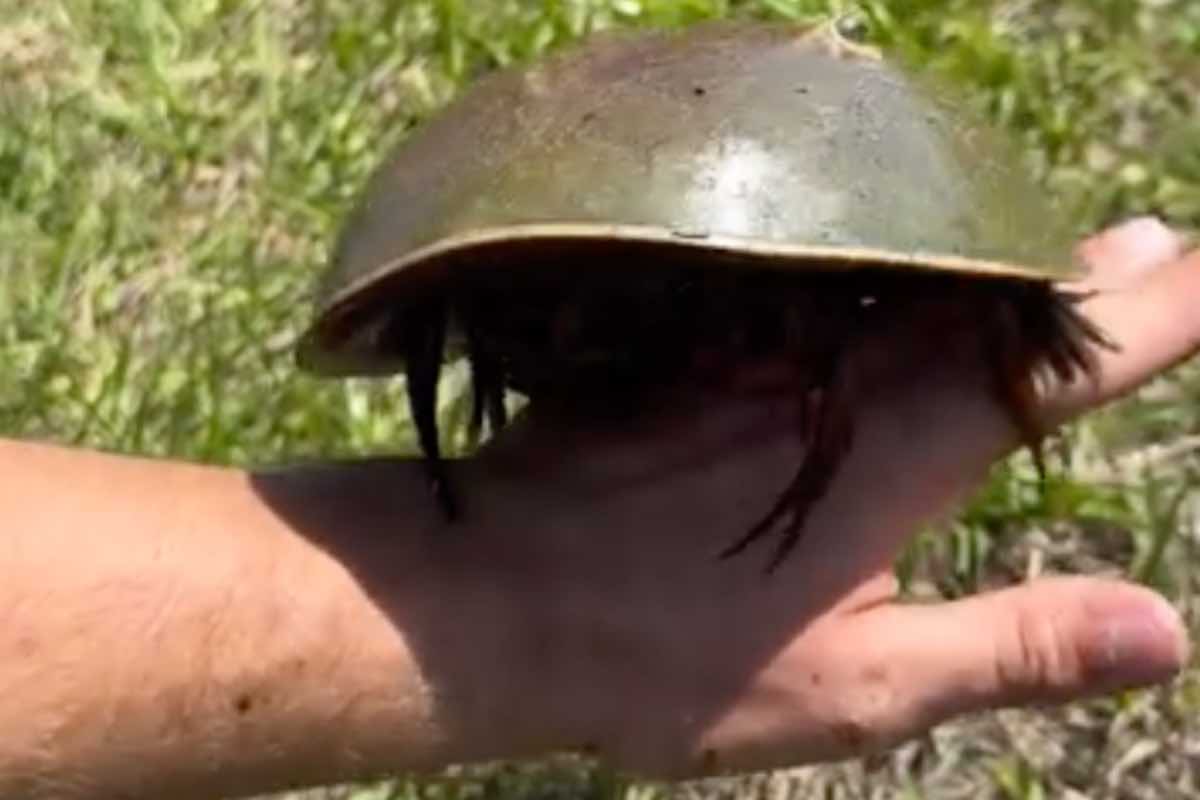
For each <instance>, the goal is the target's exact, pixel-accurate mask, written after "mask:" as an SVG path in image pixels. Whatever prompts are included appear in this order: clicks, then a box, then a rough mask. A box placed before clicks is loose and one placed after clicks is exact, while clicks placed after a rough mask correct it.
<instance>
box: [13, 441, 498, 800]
mask: <svg viewBox="0 0 1200 800" xmlns="http://www.w3.org/2000/svg"><path fill="white" fill-rule="evenodd" d="M402 473H404V470H403V468H397V471H396V472H395V473H394V474H393V477H394V478H395V481H394V485H393V486H392V487H391V489H390V491H388V487H381V486H380V484H379V482H378V481H374V482H372V481H368V482H366V483H365V484H364V483H363V482H362V481H356V482H352V481H351V480H350V479H348V478H345V477H342V476H341V473H339V471H338V470H336V469H330V470H326V471H323V472H320V473H307V474H301V473H296V475H295V476H294V477H293V476H291V475H281V476H275V477H271V478H262V479H257V480H256V479H252V478H251V477H250V476H248V475H246V474H245V473H241V472H238V471H234V470H222V469H210V468H201V467H194V466H187V465H181V464H174V463H163V462H146V461H139V460H132V459H124V458H117V457H112V456H105V455H100V454H92V453H84V452H77V451H68V450H62V449H57V448H49V447H42V446H34V445H26V444H17V443H6V442H5V443H0V519H2V520H3V521H4V522H3V529H2V530H0V796H4V797H16V796H20V797H55V798H71V797H117V796H147V797H149V796H160V797H166V796H170V797H190V796H196V797H204V798H207V799H208V800H211V798H214V797H218V796H222V795H223V794H226V795H236V794H239V793H243V792H263V791H266V790H268V789H270V788H274V787H276V786H280V787H281V786H285V785H287V784H289V783H300V784H309V783H323V782H334V781H339V780H344V779H349V778H354V777H360V776H365V775H369V774H371V773H373V772H377V771H382V770H387V769H390V768H394V769H397V770H402V769H407V768H424V767H434V766H438V765H441V764H445V763H448V762H452V761H454V760H457V759H464V758H471V757H475V756H478V755H481V754H482V755H490V754H491V753H488V752H487V751H488V749H489V746H493V747H494V746H495V745H496V744H497V742H499V741H501V740H503V739H504V737H505V736H508V737H512V738H511V740H510V744H511V745H512V746H513V747H514V748H517V749H519V748H521V747H522V741H521V734H520V730H521V728H520V726H519V725H518V724H516V721H515V720H513V719H511V718H504V716H505V715H504V714H502V713H499V712H498V711H497V710H496V709H491V708H488V707H487V701H486V700H485V699H483V698H487V697H500V698H501V699H502V698H503V696H504V694H505V692H504V688H503V686H502V685H498V686H491V687H489V686H488V685H487V682H488V681H497V682H503V681H506V680H507V678H506V674H505V671H504V667H505V665H504V664H496V663H494V662H493V663H480V659H477V658H473V656H472V653H470V652H469V648H470V647H471V644H472V642H471V641H470V640H471V639H472V637H473V631H476V630H478V629H477V627H476V626H478V625H480V624H481V623H482V624H488V623H489V620H488V619H487V618H486V615H484V617H483V619H480V615H479V614H478V613H477V612H478V609H471V610H469V611H468V610H467V609H466V608H465V607H464V605H463V603H470V602H477V603H478V604H479V605H480V606H487V605H488V604H487V602H486V599H485V598H482V597H479V596H475V597H474V599H472V598H471V597H464V596H463V593H462V592H455V591H454V590H453V589H452V588H451V587H449V586H447V585H444V583H443V584H442V585H439V583H440V582H443V581H445V580H446V577H445V575H446V573H445V572H444V571H441V570H438V569H435V568H426V567H427V566H428V565H422V564H420V563H417V562H418V561H419V559H420V558H421V555H420V554H421V552H422V548H421V547H420V546H419V542H420V541H421V538H422V537H421V535H422V534H423V533H424V531H422V530H420V528H421V527H422V525H425V524H427V520H428V517H427V515H426V514H425V512H424V509H425V508H426V507H427V504H426V503H423V502H420V501H422V500H424V499H425V498H424V497H423V496H422V497H414V498H413V502H411V503H405V502H404V501H403V498H402V497H397V493H398V492H399V493H403V492H404V491H405V490H406V489H407V490H412V491H413V492H414V494H415V493H416V492H417V491H419V488H420V482H419V479H417V477H416V474H415V473H414V474H407V473H404V474H402ZM371 487H374V488H375V489H376V490H382V493H386V495H387V497H386V502H383V503H379V502H375V501H373V500H372V498H371V497H369V496H366V495H365V494H364V495H363V496H361V497H355V496H354V493H355V492H360V493H362V492H369V491H370V489H371ZM343 490H345V492H344V493H345V494H348V495H349V496H346V497H338V495H339V494H340V493H343ZM322 495H325V496H322ZM372 507H374V511H375V513H374V516H373V517H372V510H371V509H372ZM351 508H357V509H359V511H358V512H356V513H359V514H361V515H362V516H359V517H358V518H357V520H356V521H355V520H352V519H347V520H346V521H345V522H344V524H341V527H338V526H339V523H338V522H337V520H338V518H339V515H340V514H341V513H343V512H345V514H346V515H347V516H350V517H353V513H352V512H351V511H350V509H351ZM404 509H412V513H411V515H407V516H400V514H399V513H398V510H399V511H403V510H404ZM389 513H390V514H393V515H394V516H388V514H389ZM355 522H357V523H358V524H359V527H358V529H357V530H356V531H354V532H351V526H352V525H353V524H355ZM305 527H311V528H312V529H311V530H302V529H303V528H305ZM385 529H386V532H387V533H388V534H389V535H387V536H381V534H382V533H383V532H384V530H385ZM342 533H346V538H337V537H339V536H340V535H341V534H342ZM302 534H303V535H302ZM355 537H359V538H355ZM323 538H324V540H325V541H326V542H327V543H328V544H329V545H330V547H329V548H328V549H327V548H323V547H321V546H319V544H318V543H319V542H320V541H321V540H322V539H323ZM381 538H382V539H386V540H387V541H377V540H378V539H381ZM406 543H407V544H406ZM330 551H333V552H330ZM439 576H440V577H439ZM391 579H394V580H395V581H397V582H399V583H401V584H403V585H401V586H399V587H397V590H396V591H389V592H388V593H386V594H383V593H380V591H381V590H382V589H384V588H386V582H387V581H388V580H391ZM460 612H462V613H460ZM493 613H497V614H499V613H504V612H503V611H501V610H498V609H493ZM491 622H493V623H495V620H491ZM492 627H493V628H494V627H495V625H494V624H493V625H492ZM489 633H491V632H490V631H489ZM417 653H420V654H422V655H421V658H420V659H418V658H417V656H416V654H417ZM429 653H437V654H438V657H437V659H434V660H436V661H438V662H439V663H420V662H421V660H423V659H427V655H426V654H429ZM501 729H502V730H503V734H502V733H501V732H500V730H501Z"/></svg>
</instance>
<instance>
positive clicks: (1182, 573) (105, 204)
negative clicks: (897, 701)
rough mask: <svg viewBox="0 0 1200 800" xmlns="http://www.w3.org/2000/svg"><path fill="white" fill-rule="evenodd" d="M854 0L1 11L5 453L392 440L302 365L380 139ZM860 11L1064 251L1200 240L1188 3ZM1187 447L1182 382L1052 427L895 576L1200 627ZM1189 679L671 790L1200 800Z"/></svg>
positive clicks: (247, 451)
mask: <svg viewBox="0 0 1200 800" xmlns="http://www.w3.org/2000/svg"><path fill="white" fill-rule="evenodd" d="M851 7H852V6H851V5H850V4H848V3H838V2H833V0H811V1H810V2H802V1H801V0H747V1H746V2H736V0H545V2H532V1H528V0H527V1H525V2H518V0H311V1H310V2H300V1H299V0H257V1H252V0H246V1H245V2H238V1H237V0H36V2H32V1H31V0H0V243H2V246H0V278H2V279H0V435H5V436H10V437H28V438H38V439H44V440H50V441H56V442H63V443H70V444H76V445H84V446H89V447H97V448H103V449H107V450H114V451H119V452H126V453H139V454H148V455H157V456H169V457H177V458H186V459H192V460H198V461H205V462H213V463H224V464H242V465H250V464H254V465H259V464H264V463H270V462H281V461H287V460H291V459H296V458H307V457H314V456H331V455H347V454H359V455H361V454H366V453H378V452H395V451H397V450H400V451H408V450H411V449H412V448H413V436H412V430H411V426H410V424H409V421H408V419H407V417H406V415H405V414H404V405H403V402H402V396H401V391H402V386H401V385H399V384H398V382H394V381H389V382H364V381H352V382H346V383H332V382H323V381H317V380H314V379H312V378H311V377H308V376H305V375H302V374H299V373H297V371H296V370H295V368H294V366H293V364H292V360H291V352H290V348H291V346H292V344H293V341H294V338H295V336H296V335H297V333H298V332H299V331H300V329H301V328H302V327H303V326H304V325H305V324H306V323H307V322H308V320H309V319H310V313H311V306H312V302H313V298H312V294H311V293H312V290H313V282H314V279H315V277H316V276H317V274H318V273H319V271H320V270H321V268H322V265H323V262H324V259H325V257H326V255H327V253H328V252H329V248H330V246H331V244H332V241H333V238H334V236H335V235H336V233H337V230H338V225H339V224H340V221H341V220H342V218H343V216H344V214H345V213H346V212H347V211H348V210H349V208H350V207H351V205H352V203H353V201H354V199H355V197H356V195H357V193H358V192H359V191H360V190H361V188H362V186H363V184H364V182H365V180H366V178H367V177H368V175H369V174H370V171H371V170H372V168H373V167H374V166H375V165H376V164H377V163H378V162H379V160H380V159H381V158H383V157H384V156H385V155H386V154H387V152H388V151H389V150H390V149H391V147H393V146H394V145H395V144H397V143H398V142H399V141H401V140H402V139H403V137H404V135H405V134H406V133H407V131H409V130H411V128H412V127H413V126H414V125H416V124H419V123H420V121H421V120H423V119H426V118H428V116H429V115H430V114H432V113H434V112H435V111H436V109H437V108H439V107H440V106H442V105H443V104H444V103H445V102H447V101H448V100H449V99H450V98H452V97H453V96H454V95H455V94H456V92H457V91H459V90H460V88H461V87H462V86H463V85H464V83H466V82H468V81H469V80H470V79H471V78H472V77H473V76H476V75H478V74H479V73H480V72H481V71H483V70H486V69H490V68H493V67H495V66H497V65H502V64H506V63H511V62H514V61H521V60H525V59H528V58H531V57H534V56H536V55H537V54H538V53H540V52H543V51H545V50H547V49H549V48H553V47H557V46H560V45H562V44H563V43H564V42H567V41H569V40H572V39H575V38H578V37H580V36H582V35H585V34H586V33H587V32H589V31H592V30H597V29H601V28H606V27H612V26H626V25H646V24H653V25H682V24H687V23H690V22H694V21H697V20H700V19H705V18H710V17H716V16H729V15H757V16H767V17H775V18H796V19H801V18H805V17H808V16H811V15H815V14H819V13H822V12H826V11H830V10H835V11H842V10H847V9H849V8H851ZM854 7H855V8H858V9H860V10H862V11H864V12H865V13H866V14H867V15H868V17H869V18H870V20H871V30H872V37H873V38H874V39H875V41H876V42H877V43H879V44H881V45H883V46H885V47H891V48H898V49H901V50H903V51H905V52H906V53H908V54H909V55H911V56H913V57H915V58H917V59H919V60H920V61H922V62H924V63H926V64H927V65H928V66H929V68H930V69H936V70H939V71H944V72H945V73H947V74H948V75H950V76H951V77H953V78H954V79H956V80H959V81H961V82H962V83H963V84H964V85H965V86H966V87H967V89H968V90H969V91H970V93H971V94H970V96H971V97H972V98H973V102H977V103H978V104H979V106H980V107H981V108H982V109H984V111H985V112H986V113H987V114H989V115H990V116H991V117H992V118H993V119H995V120H996V121H997V122H999V123H1000V124H1002V125H1005V126H1008V127H1010V128H1011V129H1013V130H1014V131H1015V132H1016V134H1017V135H1018V136H1020V137H1022V139H1023V140H1024V141H1025V143H1026V144H1027V146H1028V153H1029V166H1030V168H1031V169H1033V170H1035V172H1036V174H1037V175H1038V176H1039V179H1040V180H1041V181H1042V182H1043V183H1044V185H1045V187H1046V190H1047V191H1048V192H1051V193H1053V194H1054V195H1056V196H1057V197H1058V198H1060V199H1061V200H1062V201H1063V202H1064V203H1066V204H1067V207H1068V208H1069V209H1071V210H1072V215H1073V216H1072V219H1073V220H1075V221H1076V222H1077V225H1078V231H1079V233H1080V234H1081V235H1082V234H1084V233H1086V232H1088V231H1091V230H1094V229H1096V228H1097V227H1099V226H1100V225H1102V224H1105V223H1107V222H1110V221H1114V220H1117V219H1121V218H1124V217H1128V216H1132V215H1136V214H1143V213H1154V214H1158V215H1160V216H1162V217H1163V218H1165V219H1166V220H1167V221H1168V222H1170V223H1172V224H1174V225H1177V226H1179V227H1182V228H1185V229H1189V230H1200V2H1197V0H1061V1H1060V2H1051V1H1049V0H1042V1H1039V0H1009V1H1006V2H999V1H995V0H876V2H866V3H860V4H857V5H856V6H854ZM1197 313H1200V309H1198V310H1197ZM461 378H462V373H461V371H458V372H456V373H453V374H451V375H450V376H449V377H448V379H447V380H448V381H450V382H454V381H461ZM451 388H452V387H451ZM461 411H462V406H461V404H460V403H457V402H456V401H454V400H450V401H448V402H447V405H446V408H444V409H443V413H444V414H445V415H447V416H452V415H456V414H459V413H461ZM451 427H452V426H451ZM449 436H450V438H453V436H452V435H449ZM456 443H457V442H455V441H448V442H447V444H448V445H451V446H453V445H455V444H456ZM1198 454H1200V369H1197V367H1196V366H1195V365H1194V364H1193V365H1185V366H1184V367H1182V368H1181V369H1179V370H1177V371H1176V372H1175V373H1173V374H1172V375H1171V376H1169V377H1167V378H1164V379H1163V380H1160V381H1157V382H1156V383H1155V384H1154V385H1153V386H1151V387H1149V388H1148V389H1147V390H1146V391H1144V392H1142V393H1141V394H1140V395H1139V396H1138V397H1136V398H1131V399H1130V400H1128V401H1126V402H1123V403H1121V404H1119V405H1117V406H1116V407H1114V408H1112V409H1109V410H1106V411H1104V412H1103V413H1098V414H1095V415H1092V416H1091V417H1089V418H1088V419H1087V420H1085V421H1083V422H1081V423H1079V424H1077V425H1075V426H1073V427H1072V428H1071V429H1070V430H1069V431H1067V432H1066V434H1065V435H1064V437H1063V441H1062V445H1061V447H1059V448H1057V450H1056V457H1055V462H1056V463H1055V464H1054V465H1053V466H1054V472H1055V473H1056V476H1057V477H1056V478H1055V479H1054V481H1053V482H1052V485H1051V487H1050V491H1048V492H1047V493H1046V494H1045V495H1041V494H1039V493H1038V492H1036V491H1034V488H1035V487H1034V481H1033V477H1034V475H1033V471H1032V468H1031V465H1030V463H1029V461H1028V459H1027V457H1025V456H1023V455H1017V456H1014V457H1013V458H1012V459H1010V460H1009V461H1007V462H1005V463H1004V464H1002V465H999V466H998V467H997V469H996V470H995V473H994V476H993V479H992V480H991V481H990V483H989V484H988V485H987V486H986V487H985V489H984V490H983V491H981V492H980V494H979V496H978V497H977V498H975V499H974V500H973V502H972V503H971V504H970V506H969V507H968V508H966V509H964V511H963V513H962V514H961V515H960V516H959V517H958V518H957V519H956V521H955V522H954V523H953V524H952V525H950V526H948V529H946V530H941V531H938V532H936V533H934V532H930V533H929V534H927V535H925V536H923V537H922V539H921V541H920V542H918V544H917V545H916V546H914V548H913V549H912V551H911V552H910V553H909V554H908V556H907V557H906V558H905V559H904V560H903V562H902V563H901V564H900V565H899V566H900V569H901V571H902V574H903V575H904V577H905V578H906V579H907V580H908V581H909V586H910V588H911V589H912V591H914V592H916V593H924V594H930V593H934V592H940V593H942V594H945V595H955V594H959V593H963V592H970V591H977V590H980V589H982V588H986V587H989V586H994V585H999V584H1003V583H1006V582H1012V581H1016V580H1022V579H1024V578H1025V577H1027V576H1029V575H1030V574H1033V573H1038V572H1048V571H1061V572H1074V571H1086V572H1091V573H1097V572H1104V573H1111V574H1124V575H1130V576H1133V577H1135V578H1136V579H1138V580H1144V581H1146V582H1148V583H1150V584H1152V585H1154V586H1156V587H1158V588H1160V589H1161V590H1162V591H1164V592H1165V593H1167V594H1168V595H1169V596H1170V597H1172V598H1173V599H1174V600H1175V601H1176V602H1177V603H1178V604H1179V606H1180V607H1181V609H1183V610H1184V611H1185V613H1186V614H1187V615H1188V618H1189V620H1194V619H1196V616H1195V614H1194V610H1195V609H1194V606H1195V600H1194V599H1193V598H1194V594H1195V593H1194V587H1195V584H1196V582H1195V578H1194V577H1193V573H1195V571H1196V568H1197V567H1198V566H1200V560H1198V557H1197V555H1196V553H1195V545H1196V544H1197V535H1198V534H1200V531H1198V530H1197V525H1198V523H1197V519H1198V516H1200V514H1198V511H1200V490H1197V488H1196V487H1197V486H1198V485H1200V455H1198ZM1198 678H1200V670H1195V671H1189V673H1188V674H1187V675H1186V676H1185V677H1184V678H1183V679H1182V680H1180V681H1179V682H1177V683H1176V684H1175V685H1173V686H1171V687H1168V688H1166V689H1163V690H1157V691H1149V692H1138V693H1130V694H1128V695H1124V696H1121V697H1114V698H1104V699H1101V700H1098V701H1095V702H1090V703H1081V704H1076V705H1072V706H1070V707H1068V708H1065V709H1055V710H1051V711H1040V712H1025V711H1010V712H1003V713H997V714H987V715H980V716H978V717H973V718H970V719H966V720H960V721H956V722H955V723H953V724H949V725H946V726H944V727H943V728H941V729H939V730H938V731H936V732H935V733H934V734H933V735H931V736H930V737H928V738H926V739H924V740H921V741H918V742H914V743H912V744H910V745H907V746H905V747H903V748H900V749H899V750H898V751H897V752H895V753H892V754H888V755H887V756H885V757H880V758H877V759H872V760H870V761H868V762H854V763H850V764H845V765H837V766H831V767H822V768H817V769H808V770H800V771H797V772H794V773H788V774H785V775H781V776H774V777H772V778H769V779H768V778H762V779H756V780H754V781H738V782H732V783H708V784H704V785H703V786H689V787H675V788H673V789H671V791H673V792H675V793H677V794H678V793H683V794H691V795H693V796H705V797H718V796H722V797H730V798H733V797H739V798H741V797H757V796H767V795H763V794H761V792H768V794H769V796H773V797H786V796H794V797H801V796H814V797H816V796H821V797H913V798H916V797H926V796H928V797H938V798H942V797H947V798H949V797H959V796H972V797H976V798H983V797H997V798H1038V797H1044V796H1047V797H1049V796H1052V797H1112V798H1118V797H1119V798H1124V797H1162V798H1167V797H1184V796H1200V777H1198V775H1197V770H1198V769H1200V762H1198V761H1197V759H1198V758H1200V730H1198V728H1197V722H1198V721H1200V681H1198V680H1197V679H1198ZM618 791H620V792H624V793H626V794H632V795H639V794H647V795H649V794H653V793H654V792H658V791H665V789H664V788H663V787H657V788H656V787H645V786H640V785H639V786H635V787H631V788H618V787H617V785H616V784H614V783H613V782H612V776H609V775H607V774H606V773H605V772H604V771H603V770H584V769H581V768H579V767H578V765H576V764H574V763H567V764H565V765H557V764H551V765H537V766H531V767H529V768H527V769H520V770H518V769H516V768H510V769H501V770H491V771H488V772H487V773H486V775H484V777H482V778H478V777H477V776H468V777H467V778H451V779H448V780H446V781H437V782H416V781H413V780H407V779H406V780H401V781H398V782H397V783H396V784H395V785H389V786H384V787H369V788H346V789H338V790H329V791H328V792H322V793H321V794H320V796H329V797H335V796H337V797H340V796H353V797H356V798H360V800H362V799H364V798H368V797H382V796H386V795H387V794H388V793H392V792H398V793H399V794H398V795H397V796H423V797H424V796H428V797H433V796H439V797H467V796H472V797H481V796H487V797H491V796H514V797H518V796H519V797H531V798H532V797H538V798H542V797H546V798H549V797H574V796H583V795H586V796H605V795H608V794H612V793H616V792H618ZM214 800H216V799H215V798H214Z"/></svg>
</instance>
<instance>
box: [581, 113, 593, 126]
mask: <svg viewBox="0 0 1200 800" xmlns="http://www.w3.org/2000/svg"><path fill="white" fill-rule="evenodd" d="M595 121H596V112H595V111H589V112H588V113H586V114H584V115H583V124H584V125H587V124H589V123H592V122H595Z"/></svg>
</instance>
